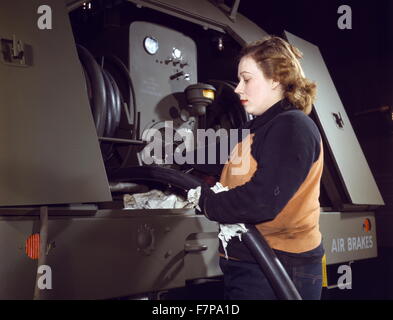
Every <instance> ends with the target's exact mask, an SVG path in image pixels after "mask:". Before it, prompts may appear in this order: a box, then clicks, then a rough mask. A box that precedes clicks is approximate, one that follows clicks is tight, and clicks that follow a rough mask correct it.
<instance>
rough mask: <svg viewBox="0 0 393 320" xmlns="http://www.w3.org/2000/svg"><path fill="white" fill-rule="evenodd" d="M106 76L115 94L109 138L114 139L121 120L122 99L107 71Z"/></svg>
mask: <svg viewBox="0 0 393 320" xmlns="http://www.w3.org/2000/svg"><path fill="white" fill-rule="evenodd" d="M106 72H107V75H108V77H109V80H110V81H111V83H112V86H113V90H114V94H115V104H114V109H113V125H112V130H113V131H112V132H111V136H112V137H114V136H115V134H116V130H117V128H118V127H119V125H120V120H121V107H122V98H121V93H120V90H119V87H118V85H117V83H116V81H115V79H114V78H113V76H112V75H111V74H110V72H109V71H106Z"/></svg>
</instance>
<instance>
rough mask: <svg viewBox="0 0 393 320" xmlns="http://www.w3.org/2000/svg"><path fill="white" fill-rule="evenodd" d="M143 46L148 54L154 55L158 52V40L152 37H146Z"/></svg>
mask: <svg viewBox="0 0 393 320" xmlns="http://www.w3.org/2000/svg"><path fill="white" fill-rule="evenodd" d="M143 46H144V47H145V50H146V51H147V53H148V54H156V53H157V51H158V48H159V46H158V40H157V39H155V38H153V37H146V38H145V39H144V40H143Z"/></svg>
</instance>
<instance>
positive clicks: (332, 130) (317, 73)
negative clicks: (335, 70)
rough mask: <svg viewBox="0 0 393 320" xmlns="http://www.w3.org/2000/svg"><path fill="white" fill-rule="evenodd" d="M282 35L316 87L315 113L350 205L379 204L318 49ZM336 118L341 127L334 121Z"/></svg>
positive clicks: (349, 124)
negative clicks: (297, 49) (301, 53)
mask: <svg viewBox="0 0 393 320" xmlns="http://www.w3.org/2000/svg"><path fill="white" fill-rule="evenodd" d="M285 34H286V37H287V39H288V41H289V42H290V43H291V44H293V45H294V46H296V47H297V48H299V49H300V51H302V52H303V55H304V56H303V59H302V67H303V69H304V73H305V75H306V77H307V78H309V79H311V80H313V81H315V82H316V84H317V88H318V90H317V99H316V102H315V111H316V113H317V115H318V118H319V121H320V122H321V125H322V127H323V131H324V133H325V135H326V137H327V140H328V141H327V142H328V146H329V148H330V150H331V152H332V155H333V157H334V160H335V162H336V164H337V167H338V171H339V174H340V175H341V178H342V180H343V184H344V187H345V189H346V191H347V193H348V196H349V198H350V200H351V201H352V203H353V204H368V205H383V204H384V202H383V199H382V196H381V194H380V192H379V190H378V187H377V185H376V183H375V180H374V177H373V175H372V173H371V171H370V168H369V166H368V164H367V161H366V158H365V157H364V154H363V152H362V149H361V147H360V145H359V142H358V140H357V138H356V135H355V132H354V131H353V128H352V126H351V123H350V121H349V118H348V116H347V113H346V112H345V109H344V106H343V104H342V102H341V100H340V97H339V95H338V93H337V90H336V88H335V86H334V83H333V80H332V78H331V77H330V74H329V70H328V68H327V67H326V64H325V62H324V60H323V57H322V55H321V53H320V51H319V48H318V47H317V46H315V45H313V44H312V43H310V42H307V41H305V40H303V39H301V38H299V37H297V36H295V35H293V34H291V33H289V32H285ZM340 119H341V120H342V127H341V125H340V123H338V122H337V121H340Z"/></svg>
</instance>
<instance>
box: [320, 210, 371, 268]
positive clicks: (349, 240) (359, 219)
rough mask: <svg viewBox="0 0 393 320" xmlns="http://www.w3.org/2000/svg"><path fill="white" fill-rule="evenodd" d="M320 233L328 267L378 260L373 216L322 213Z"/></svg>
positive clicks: (350, 213)
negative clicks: (370, 259) (342, 263)
mask: <svg viewBox="0 0 393 320" xmlns="http://www.w3.org/2000/svg"><path fill="white" fill-rule="evenodd" d="M367 220H368V221H367ZM320 229H321V233H322V238H323V246H324V247H325V253H326V262H327V264H335V263H341V262H348V261H355V260H362V259H369V258H375V257H377V256H378V252H377V232H376V227H375V217H374V213H372V212H367V213H358V212H356V213H354V212H345V213H342V212H321V217H320Z"/></svg>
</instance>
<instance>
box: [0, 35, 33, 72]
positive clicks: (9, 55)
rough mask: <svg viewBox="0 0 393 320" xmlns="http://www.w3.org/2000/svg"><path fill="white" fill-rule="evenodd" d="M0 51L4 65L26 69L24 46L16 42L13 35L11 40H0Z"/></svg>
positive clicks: (18, 41)
mask: <svg viewBox="0 0 393 320" xmlns="http://www.w3.org/2000/svg"><path fill="white" fill-rule="evenodd" d="M0 51H1V52H0V58H1V61H2V62H3V63H4V64H7V65H12V66H15V67H27V64H26V50H25V44H24V43H23V42H22V41H21V40H17V39H16V36H15V35H12V39H5V38H0Z"/></svg>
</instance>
